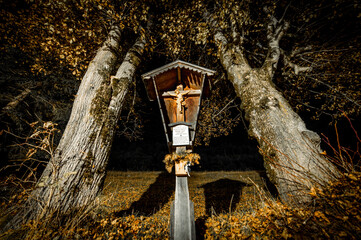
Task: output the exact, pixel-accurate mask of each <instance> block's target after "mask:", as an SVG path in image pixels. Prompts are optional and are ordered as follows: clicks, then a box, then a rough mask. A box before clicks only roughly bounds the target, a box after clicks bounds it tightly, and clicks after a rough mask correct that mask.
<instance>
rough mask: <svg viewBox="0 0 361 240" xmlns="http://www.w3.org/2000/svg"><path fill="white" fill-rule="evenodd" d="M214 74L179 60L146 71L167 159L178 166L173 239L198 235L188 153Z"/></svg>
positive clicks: (170, 235) (146, 82) (148, 87)
mask: <svg viewBox="0 0 361 240" xmlns="http://www.w3.org/2000/svg"><path fill="white" fill-rule="evenodd" d="M214 74H215V71H213V70H210V69H207V68H204V67H200V66H197V65H194V64H191V63H187V62H184V61H180V60H177V61H175V62H173V63H169V64H167V65H164V66H162V67H160V68H157V69H154V70H152V71H150V72H148V73H145V74H143V75H142V78H143V81H144V84H145V87H146V89H147V93H148V97H149V99H150V100H151V101H153V100H157V101H158V106H159V110H160V113H161V117H162V121H163V127H164V132H165V136H166V139H167V143H168V147H169V151H170V153H171V156H170V159H169V161H167V162H165V163H166V164H167V163H169V164H173V165H174V167H175V175H176V184H175V194H174V202H173V204H172V208H171V217H170V233H169V237H170V239H174V240H186V239H188V240H195V239H196V232H195V221H194V206H193V203H192V201H190V198H189V191H188V179H187V178H188V176H189V165H191V162H190V161H188V160H189V158H187V157H188V156H189V153H191V152H192V150H193V149H192V147H193V143H194V139H195V132H196V126H197V119H198V115H199V109H200V104H201V99H202V96H206V94H207V93H208V92H209V87H210V86H209V83H210V82H209V79H208V77H210V76H213V75H214ZM183 86H184V88H185V89H184V88H183ZM203 94H204V95H203ZM173 157H175V158H176V159H174V158H173Z"/></svg>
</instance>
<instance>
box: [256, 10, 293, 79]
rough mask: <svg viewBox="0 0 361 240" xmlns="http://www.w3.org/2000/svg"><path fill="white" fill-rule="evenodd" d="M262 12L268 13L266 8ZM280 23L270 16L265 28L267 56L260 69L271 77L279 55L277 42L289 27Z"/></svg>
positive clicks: (284, 23) (286, 23)
mask: <svg viewBox="0 0 361 240" xmlns="http://www.w3.org/2000/svg"><path fill="white" fill-rule="evenodd" d="M264 11H265V12H266V13H268V9H267V8H264ZM282 22H283V23H282V24H281V21H278V20H277V19H276V18H275V17H274V16H271V17H270V19H269V23H268V26H267V40H268V54H267V58H266V61H265V62H264V64H263V66H262V68H263V69H264V70H266V72H268V74H269V75H270V76H271V77H272V76H273V74H274V73H275V70H276V69H277V64H278V62H279V59H280V55H281V49H280V46H279V42H280V40H281V38H282V37H283V35H284V33H285V32H286V31H287V29H288V27H289V23H288V22H284V21H282Z"/></svg>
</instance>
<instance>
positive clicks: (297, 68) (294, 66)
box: [281, 49, 312, 75]
mask: <svg viewBox="0 0 361 240" xmlns="http://www.w3.org/2000/svg"><path fill="white" fill-rule="evenodd" d="M281 53H282V55H283V62H284V64H285V65H288V66H289V67H290V68H292V69H293V71H294V72H295V74H296V75H298V74H299V73H300V72H310V71H312V67H303V66H300V65H298V64H295V63H293V62H291V60H290V58H289V57H288V56H287V55H286V54H285V52H284V51H283V50H282V49H281Z"/></svg>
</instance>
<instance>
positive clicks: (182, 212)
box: [170, 176, 196, 240]
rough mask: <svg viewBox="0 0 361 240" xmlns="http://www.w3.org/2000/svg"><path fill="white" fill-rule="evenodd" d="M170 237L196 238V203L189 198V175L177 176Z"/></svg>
mask: <svg viewBox="0 0 361 240" xmlns="http://www.w3.org/2000/svg"><path fill="white" fill-rule="evenodd" d="M170 239H172V240H195V239H196V227H195V222H194V205H193V202H192V201H190V200H189V192H188V178H187V177H178V176H177V177H176V186H175V199H174V202H173V205H172V208H171V223H170Z"/></svg>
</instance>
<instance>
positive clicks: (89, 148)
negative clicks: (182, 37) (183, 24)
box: [8, 28, 145, 227]
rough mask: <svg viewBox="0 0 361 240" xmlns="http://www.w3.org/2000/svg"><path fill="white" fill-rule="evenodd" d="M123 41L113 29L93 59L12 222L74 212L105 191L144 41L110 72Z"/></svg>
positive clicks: (132, 49) (11, 224) (18, 222)
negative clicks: (32, 187)
mask: <svg viewBox="0 0 361 240" xmlns="http://www.w3.org/2000/svg"><path fill="white" fill-rule="evenodd" d="M119 41H120V32H119V29H118V28H113V29H112V30H111V31H110V33H109V37H108V39H107V40H106V41H105V43H104V44H103V46H102V47H101V48H100V49H99V50H98V52H97V54H96V56H95V57H94V59H93V61H92V62H91V63H90V64H89V67H88V70H87V72H86V74H85V76H84V78H83V80H82V82H81V84H80V87H79V90H78V93H77V96H76V99H75V101H74V105H73V109H72V113H71V116H70V119H69V122H68V124H67V126H66V129H65V131H64V134H63V136H62V138H61V140H60V143H59V145H58V147H57V149H56V151H55V154H54V156H52V157H51V160H50V162H49V163H48V165H47V167H46V169H45V170H44V172H43V174H42V177H41V178H40V180H39V182H38V183H37V186H36V188H35V190H33V192H32V193H31V195H30V197H29V199H28V200H27V202H26V204H25V207H24V208H23V210H22V211H21V212H19V213H18V214H17V215H16V216H15V218H14V219H13V220H12V221H11V222H10V223H9V225H8V226H10V227H17V226H18V225H19V224H21V223H23V222H26V221H29V220H33V219H35V220H38V219H44V218H47V217H50V216H51V215H52V214H54V213H56V214H59V213H60V214H67V213H71V212H72V211H73V210H76V209H81V208H83V207H86V206H87V205H89V204H90V203H91V202H92V201H93V200H94V199H95V197H96V196H97V194H98V193H99V192H100V191H101V190H102V183H103V181H104V178H105V174H106V171H105V170H106V165H107V162H108V158H109V153H110V149H111V145H112V139H113V135H114V128H115V125H116V123H117V120H118V119H119V114H120V111H121V109H122V105H123V102H124V98H125V95H126V93H127V91H128V85H129V83H130V82H131V81H132V79H133V76H134V72H135V70H136V68H137V66H138V65H139V63H140V57H139V56H141V55H142V53H143V51H144V44H145V41H144V40H143V39H142V40H138V41H136V43H135V44H134V45H133V47H132V48H131V49H130V50H129V51H128V52H127V54H126V56H125V58H124V60H123V62H122V64H121V65H120V67H119V68H118V71H117V73H116V75H115V76H114V77H110V74H111V73H112V72H113V71H114V70H115V65H116V62H117V60H118V59H117V53H116V52H115V51H117V52H119V51H118V50H119V48H120V42H119Z"/></svg>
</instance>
